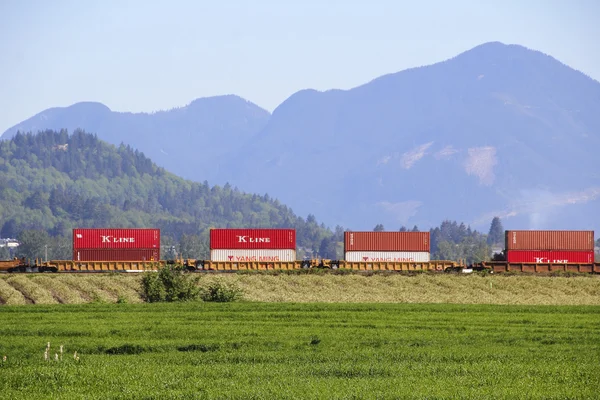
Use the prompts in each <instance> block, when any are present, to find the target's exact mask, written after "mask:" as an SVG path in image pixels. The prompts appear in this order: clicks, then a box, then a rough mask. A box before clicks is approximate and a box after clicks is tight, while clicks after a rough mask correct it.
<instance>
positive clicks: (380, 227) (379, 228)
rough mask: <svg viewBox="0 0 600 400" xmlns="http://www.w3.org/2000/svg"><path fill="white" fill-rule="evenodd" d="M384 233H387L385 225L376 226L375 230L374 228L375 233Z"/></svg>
mask: <svg viewBox="0 0 600 400" xmlns="http://www.w3.org/2000/svg"><path fill="white" fill-rule="evenodd" d="M383 231H385V228H384V227H383V224H377V225H375V228H373V232H383Z"/></svg>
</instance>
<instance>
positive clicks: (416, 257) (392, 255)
mask: <svg viewBox="0 0 600 400" xmlns="http://www.w3.org/2000/svg"><path fill="white" fill-rule="evenodd" d="M344 260H346V261H352V262H378V261H388V262H429V261H431V257H430V254H429V252H427V251H347V252H346V253H344Z"/></svg>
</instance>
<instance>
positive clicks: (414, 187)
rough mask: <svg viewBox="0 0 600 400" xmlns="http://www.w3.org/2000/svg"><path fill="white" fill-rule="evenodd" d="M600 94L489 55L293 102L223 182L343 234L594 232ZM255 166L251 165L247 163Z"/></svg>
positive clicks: (507, 48) (550, 70)
mask: <svg viewBox="0 0 600 400" xmlns="http://www.w3.org/2000/svg"><path fill="white" fill-rule="evenodd" d="M598 149H600V83H598V82H597V81H594V80H592V79H591V78H589V77H587V76H586V75H584V74H582V73H581V72H578V71H575V70H573V69H572V68H569V67H568V66H566V65H564V64H562V63H561V62H559V61H557V60H556V59H554V58H552V57H550V56H548V55H545V54H542V53H541V52H538V51H533V50H529V49H527V48H525V47H522V46H519V45H505V44H502V43H497V42H493V43H486V44H483V45H481V46H478V47H476V48H473V49H471V50H469V51H466V52H464V53H462V54H459V55H458V56H456V57H454V58H452V59H449V60H446V61H443V62H440V63H437V64H434V65H429V66H424V67H419V68H413V69H409V70H405V71H401V72H398V73H393V74H389V75H385V76H382V77H379V78H377V79H375V80H373V81H371V82H369V83H366V84H364V85H362V86H359V87H356V88H353V89H350V90H330V91H326V92H318V91H315V90H302V91H300V92H297V93H295V94H294V95H292V96H291V97H289V98H288V99H287V100H286V101H284V102H283V103H282V104H281V105H280V106H279V107H278V108H277V109H275V110H274V111H273V114H272V116H271V118H270V120H269V122H268V124H267V126H266V127H265V128H264V129H263V130H262V131H261V132H260V133H259V134H258V135H256V137H254V138H253V140H252V142H251V143H249V144H248V145H247V146H245V147H244V148H242V149H241V150H240V151H239V152H238V154H237V155H233V156H232V157H230V160H235V162H234V163H230V165H228V166H224V169H225V170H228V171H231V175H230V177H231V178H230V179H229V182H231V183H232V184H235V185H238V186H239V187H240V188H244V189H249V188H252V190H254V191H256V192H259V193H261V192H263V191H267V190H268V191H269V193H271V194H272V195H274V196H277V197H278V198H279V199H280V200H282V201H283V202H284V203H286V204H289V205H290V206H291V207H293V208H294V210H296V211H297V212H299V213H300V215H303V214H305V213H308V212H311V213H313V214H315V215H316V216H317V217H318V218H319V219H321V220H323V221H324V222H325V223H329V224H340V225H342V226H345V227H348V228H350V229H355V230H359V229H373V226H375V224H377V223H382V224H383V225H384V226H385V228H386V229H388V230H396V229H398V227H399V226H400V225H407V226H412V225H413V224H417V225H418V226H419V227H425V228H426V227H431V226H434V225H435V224H436V223H437V222H438V221H441V220H443V219H446V218H449V219H456V220H459V221H465V222H468V223H470V224H471V226H474V227H476V228H479V229H485V228H489V226H490V222H491V220H492V218H493V217H494V216H496V215H497V216H500V217H501V218H502V219H503V221H504V225H505V227H506V228H507V229H593V228H594V227H595V228H600V220H599V219H598V215H600V167H599V164H598V161H597V159H598V158H597V155H598ZM247 154H251V155H252V157H248V156H244V155H247Z"/></svg>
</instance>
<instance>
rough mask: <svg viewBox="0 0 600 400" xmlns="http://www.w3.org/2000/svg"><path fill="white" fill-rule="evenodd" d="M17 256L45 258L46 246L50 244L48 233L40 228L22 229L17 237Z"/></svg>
mask: <svg viewBox="0 0 600 400" xmlns="http://www.w3.org/2000/svg"><path fill="white" fill-rule="evenodd" d="M17 240H18V241H19V247H17V252H16V253H17V256H18V257H25V258H29V259H36V258H38V259H41V260H45V256H46V252H47V246H51V242H50V235H48V232H46V231H42V230H33V229H29V230H24V231H22V232H21V233H20V234H19V236H18V237H17Z"/></svg>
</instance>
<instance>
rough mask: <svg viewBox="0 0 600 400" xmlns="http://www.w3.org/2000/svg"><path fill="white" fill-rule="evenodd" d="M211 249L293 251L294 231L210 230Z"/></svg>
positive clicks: (294, 244) (294, 247)
mask: <svg viewBox="0 0 600 400" xmlns="http://www.w3.org/2000/svg"><path fill="white" fill-rule="evenodd" d="M210 248H211V250H212V249H224V250H228V249H248V250H249V249H269V250H282V249H286V250H295V249H296V230H294V229H211V230H210Z"/></svg>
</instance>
